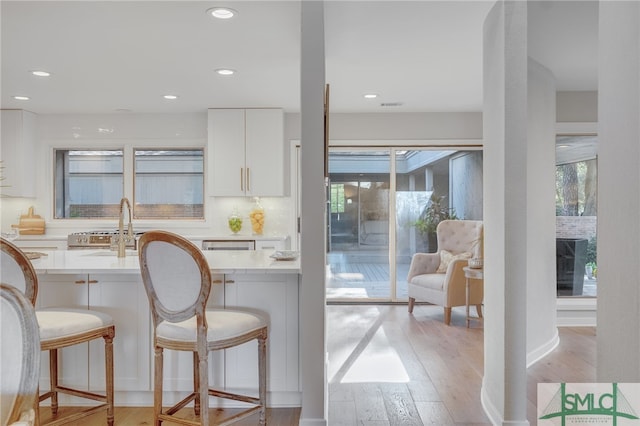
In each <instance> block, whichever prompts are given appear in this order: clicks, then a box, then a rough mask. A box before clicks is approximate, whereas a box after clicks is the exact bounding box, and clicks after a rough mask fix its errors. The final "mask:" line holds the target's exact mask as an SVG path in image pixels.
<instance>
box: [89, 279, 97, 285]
mask: <svg viewBox="0 0 640 426" xmlns="http://www.w3.org/2000/svg"><path fill="white" fill-rule="evenodd" d="M97 283H98V280H89V284H97Z"/></svg>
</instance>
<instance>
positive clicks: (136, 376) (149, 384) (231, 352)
mask: <svg viewBox="0 0 640 426" xmlns="http://www.w3.org/2000/svg"><path fill="white" fill-rule="evenodd" d="M38 278H39V291H38V298H37V300H38V303H37V305H38V307H39V308H44V307H55V306H59V307H69V308H77V309H94V310H97V311H101V312H105V313H107V314H109V315H111V316H112V317H113V320H114V322H115V326H116V335H115V339H114V375H115V377H114V380H115V384H114V386H115V390H116V400H118V399H120V400H121V401H124V402H125V403H126V404H134V405H149V404H152V403H153V395H152V392H151V391H152V390H153V371H154V351H153V347H152V339H153V331H152V322H151V316H150V310H149V302H148V299H147V295H146V292H145V290H144V286H143V284H142V279H141V277H140V275H138V274H91V275H87V274H84V275H76V274H42V275H40V276H39V277H38ZM212 279H213V284H212V289H211V294H210V296H209V300H208V302H207V306H208V307H209V308H223V307H226V308H230V309H238V310H245V311H250V312H255V313H257V314H260V315H262V316H263V317H264V318H265V319H266V320H267V321H268V325H269V338H268V340H267V351H268V352H267V380H268V384H267V386H268V403H269V405H270V406H299V405H300V399H301V398H300V390H299V371H298V368H299V361H298V274H250V273H249V274H246V273H241V274H228V275H222V274H218V275H214V276H213V277H212ZM59 361H60V364H61V368H60V373H61V374H60V381H61V383H62V384H64V385H67V386H71V387H77V388H79V389H85V390H92V391H103V390H104V388H105V369H104V341H103V340H102V339H101V340H95V341H93V342H91V343H90V344H81V345H75V346H71V347H68V348H64V349H62V350H61V354H60V360H59ZM48 365H49V364H48V354H47V353H44V352H43V354H42V364H41V380H40V388H41V390H45V389H48V388H49V367H48ZM163 375H164V391H165V395H164V402H165V405H168V404H170V403H171V402H172V401H173V402H177V401H178V400H179V399H181V398H182V397H184V392H183V391H190V390H192V389H193V356H192V354H191V353H190V352H177V351H169V350H166V351H164V365H163ZM209 382H210V384H211V385H212V386H214V387H219V388H222V387H225V388H227V389H229V390H232V391H233V390H236V391H240V392H248V393H254V394H257V388H258V349H257V343H256V342H255V341H253V342H249V343H246V344H244V345H241V346H238V347H235V348H231V349H227V350H224V351H217V352H213V353H211V354H210V355H209ZM174 391H181V392H174ZM119 393H120V397H119V396H118V394H119ZM66 400H67V399H65V398H63V399H62V402H63V403H64V402H65V401H66ZM72 401H73V402H77V401H80V400H73V399H72ZM214 404H215V403H214Z"/></svg>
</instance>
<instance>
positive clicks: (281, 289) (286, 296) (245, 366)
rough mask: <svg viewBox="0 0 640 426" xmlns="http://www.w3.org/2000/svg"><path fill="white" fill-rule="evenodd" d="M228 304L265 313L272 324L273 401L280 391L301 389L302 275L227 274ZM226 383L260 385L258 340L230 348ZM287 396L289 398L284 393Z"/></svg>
mask: <svg viewBox="0 0 640 426" xmlns="http://www.w3.org/2000/svg"><path fill="white" fill-rule="evenodd" d="M225 278H226V279H225V307H227V308H231V309H240V310H246V311H251V312H254V313H257V314H260V315H262V316H263V317H264V318H265V319H266V320H267V322H268V324H269V338H268V340H267V370H268V373H267V381H268V383H267V389H268V392H269V394H270V395H269V397H270V399H271V401H270V403H271V404H273V405H280V404H283V405H287V404H288V403H289V402H287V401H285V400H281V401H278V400H277V399H278V397H277V396H276V394H277V393H280V392H283V393H285V394H286V393H288V392H297V391H298V377H299V372H298V275H297V274H296V275H287V274H273V275H271V274H265V275H253V274H237V275H226V276H225ZM225 379H226V386H227V387H228V388H232V389H240V390H245V389H247V390H251V389H254V390H255V389H257V386H258V349H257V343H256V342H255V341H254V342H249V343H245V344H244V345H241V346H238V347H235V348H231V349H227V350H226V354H225ZM283 398H286V396H284V394H283Z"/></svg>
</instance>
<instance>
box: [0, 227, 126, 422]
mask: <svg viewBox="0 0 640 426" xmlns="http://www.w3.org/2000/svg"><path fill="white" fill-rule="evenodd" d="M1 243H2V252H1V256H2V259H1V261H2V273H1V275H0V281H2V282H3V283H7V284H10V285H12V286H14V287H16V288H18V289H20V290H21V291H23V292H24V294H25V296H26V297H27V299H28V300H29V301H30V302H31V304H32V305H34V306H35V301H36V297H37V295H38V277H37V276H36V272H35V270H34V269H33V265H31V262H30V261H29V259H28V258H27V257H26V255H25V254H24V253H23V252H22V251H21V250H20V249H19V248H18V247H16V246H15V245H13V244H12V243H10V242H9V241H7V240H4V239H2V241H1ZM36 318H37V320H38V327H39V331H40V349H41V350H43V351H49V373H50V381H51V382H50V383H51V386H50V390H49V391H48V392H45V393H43V394H42V395H40V396H39V401H40V402H42V401H44V400H46V399H49V398H51V412H52V414H53V416H54V418H53V419H52V420H51V421H50V422H46V423H41V424H47V425H60V424H64V423H68V422H72V421H76V420H79V419H82V418H85V417H87V416H90V415H93V414H95V413H97V412H100V411H106V412H107V422H106V423H107V425H109V426H111V425H113V338H114V336H115V326H114V324H113V319H112V318H111V317H110V316H109V315H107V314H104V313H102V312H98V311H93V310H88V309H68V308H57V307H56V308H45V309H38V310H36ZM99 338H102V339H104V342H105V373H106V390H105V395H101V394H97V393H94V392H88V391H84V390H79V389H72V388H69V387H66V386H61V385H60V384H59V383H58V350H59V349H62V348H64V347H67V346H72V345H77V344H80V343H85V342H90V341H91V340H94V339H99ZM59 393H62V394H67V395H72V396H76V397H81V398H86V399H90V400H94V401H98V402H102V404H100V405H97V406H92V407H88V408H87V409H85V410H82V411H79V412H75V413H71V414H69V415H68V416H64V417H62V418H58V419H56V418H55V417H56V415H57V413H58V394H59ZM37 407H38V405H36V408H37Z"/></svg>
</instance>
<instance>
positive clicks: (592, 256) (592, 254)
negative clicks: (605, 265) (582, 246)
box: [586, 236, 598, 266]
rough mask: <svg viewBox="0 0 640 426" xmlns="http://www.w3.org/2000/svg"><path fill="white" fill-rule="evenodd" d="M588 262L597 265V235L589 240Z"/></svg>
mask: <svg viewBox="0 0 640 426" xmlns="http://www.w3.org/2000/svg"><path fill="white" fill-rule="evenodd" d="M586 261H587V264H589V263H591V264H592V266H595V265H596V262H597V261H598V240H597V238H596V237H595V236H593V237H591V238H589V241H588V242H587V257H586Z"/></svg>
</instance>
